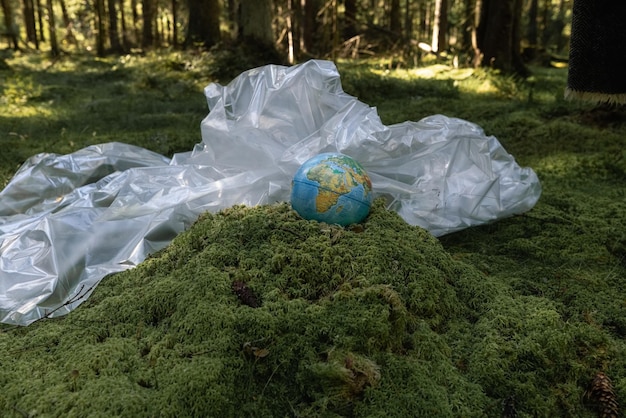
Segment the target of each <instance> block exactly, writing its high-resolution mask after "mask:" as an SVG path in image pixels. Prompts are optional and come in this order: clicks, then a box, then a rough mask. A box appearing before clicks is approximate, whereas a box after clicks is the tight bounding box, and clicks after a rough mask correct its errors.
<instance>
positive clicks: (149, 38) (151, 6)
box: [141, 0, 156, 49]
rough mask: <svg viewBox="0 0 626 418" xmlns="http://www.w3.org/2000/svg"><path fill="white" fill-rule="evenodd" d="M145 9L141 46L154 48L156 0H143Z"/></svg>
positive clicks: (142, 3)
mask: <svg viewBox="0 0 626 418" xmlns="http://www.w3.org/2000/svg"><path fill="white" fill-rule="evenodd" d="M141 5H142V9H143V16H142V21H143V29H142V31H141V47H142V48H144V49H147V48H152V47H153V46H154V30H153V22H154V15H155V14H156V3H155V0H142V2H141Z"/></svg>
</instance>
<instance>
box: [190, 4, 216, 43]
mask: <svg viewBox="0 0 626 418" xmlns="http://www.w3.org/2000/svg"><path fill="white" fill-rule="evenodd" d="M187 5H188V7H189V24H188V25H187V38H186V40H185V45H194V44H196V45H201V46H202V47H204V48H209V47H211V46H213V45H215V44H216V43H218V42H219V40H220V2H219V1H218V0H187Z"/></svg>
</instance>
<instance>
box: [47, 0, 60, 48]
mask: <svg viewBox="0 0 626 418" xmlns="http://www.w3.org/2000/svg"><path fill="white" fill-rule="evenodd" d="M47 6H48V7H47V8H48V36H49V37H50V55H51V56H52V57H58V56H59V54H60V51H59V43H58V42H57V31H56V23H55V19H54V6H53V4H52V0H48V2H47Z"/></svg>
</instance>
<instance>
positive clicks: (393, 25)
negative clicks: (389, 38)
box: [389, 0, 402, 39]
mask: <svg viewBox="0 0 626 418" xmlns="http://www.w3.org/2000/svg"><path fill="white" fill-rule="evenodd" d="M389 30H390V31H391V32H393V33H394V34H397V37H396V38H398V39H399V38H400V37H402V23H400V0H391V7H390V8H389Z"/></svg>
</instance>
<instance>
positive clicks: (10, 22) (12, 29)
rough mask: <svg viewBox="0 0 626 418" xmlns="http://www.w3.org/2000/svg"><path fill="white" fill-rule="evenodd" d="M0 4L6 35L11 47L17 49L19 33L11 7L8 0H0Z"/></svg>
mask: <svg viewBox="0 0 626 418" xmlns="http://www.w3.org/2000/svg"><path fill="white" fill-rule="evenodd" d="M0 6H1V7H2V14H3V15H4V25H5V27H6V30H7V32H6V35H7V36H8V38H9V40H10V42H11V43H12V44H13V49H15V50H16V51H17V50H18V49H19V48H20V46H19V44H18V35H19V33H18V30H17V25H16V24H15V18H14V16H13V7H12V5H11V2H10V1H9V0H0Z"/></svg>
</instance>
